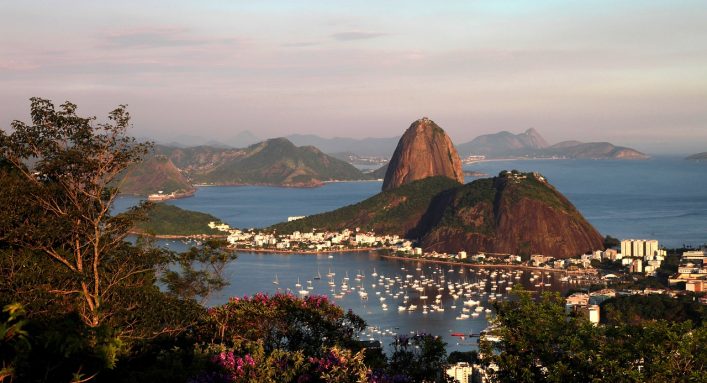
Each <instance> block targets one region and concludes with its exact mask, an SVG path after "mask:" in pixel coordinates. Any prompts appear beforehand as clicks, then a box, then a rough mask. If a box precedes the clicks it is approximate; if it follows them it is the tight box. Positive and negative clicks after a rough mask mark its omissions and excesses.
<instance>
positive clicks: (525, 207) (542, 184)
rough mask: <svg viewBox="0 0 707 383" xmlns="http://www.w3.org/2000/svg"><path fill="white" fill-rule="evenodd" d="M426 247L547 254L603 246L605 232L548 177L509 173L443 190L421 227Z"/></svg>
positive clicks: (580, 251)
mask: <svg viewBox="0 0 707 383" xmlns="http://www.w3.org/2000/svg"><path fill="white" fill-rule="evenodd" d="M416 234H417V236H418V237H419V238H420V242H421V245H422V247H423V248H424V249H425V250H426V251H433V250H434V251H438V252H450V253H456V252H458V251H461V250H464V251H467V252H471V253H476V252H485V253H503V254H517V255H531V254H542V255H549V256H553V257H555V258H569V257H575V256H578V255H581V254H585V253H587V252H589V251H593V250H599V249H603V240H602V237H601V235H600V234H599V233H598V232H597V231H596V229H594V227H593V226H592V225H591V224H590V223H589V222H587V221H586V220H585V219H584V217H582V215H581V214H580V213H579V211H578V210H577V209H576V208H575V207H574V206H573V205H572V204H571V203H570V202H569V201H568V200H567V199H566V198H565V197H564V196H563V195H562V194H560V193H559V192H558V191H557V190H555V188H554V187H552V186H551V185H550V184H549V183H548V182H547V180H545V178H544V177H542V176H540V175H538V174H536V173H515V172H514V173H511V172H504V173H501V174H500V175H499V176H498V177H494V178H488V179H481V180H477V181H474V182H471V183H469V184H467V185H464V186H461V187H459V188H455V189H451V190H448V191H445V192H443V193H440V194H439V195H438V196H437V197H435V199H434V200H433V201H432V203H431V204H430V207H429V209H428V210H427V212H426V213H425V215H424V216H423V218H422V219H421V221H420V224H419V225H418V229H417V230H416Z"/></svg>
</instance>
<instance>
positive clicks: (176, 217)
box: [135, 203, 223, 236]
mask: <svg viewBox="0 0 707 383" xmlns="http://www.w3.org/2000/svg"><path fill="white" fill-rule="evenodd" d="M209 222H221V220H219V219H218V218H216V217H214V216H213V215H211V214H207V213H201V212H198V211H190V210H184V209H181V208H179V207H177V206H174V205H169V204H166V203H156V204H154V205H153V206H152V207H151V209H150V210H149V211H148V212H147V219H146V220H144V221H140V222H137V224H136V225H135V229H136V231H138V232H140V233H145V234H148V235H180V236H188V235H223V232H220V231H218V230H216V229H212V228H210V227H209Z"/></svg>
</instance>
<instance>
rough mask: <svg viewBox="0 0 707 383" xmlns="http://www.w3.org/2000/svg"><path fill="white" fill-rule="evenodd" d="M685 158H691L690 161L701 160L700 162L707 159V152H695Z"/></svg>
mask: <svg viewBox="0 0 707 383" xmlns="http://www.w3.org/2000/svg"><path fill="white" fill-rule="evenodd" d="M685 159H686V160H689V161H699V162H702V161H707V152H702V153H697V154H693V155H691V156H688V157H686V158H685Z"/></svg>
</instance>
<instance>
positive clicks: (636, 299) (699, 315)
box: [601, 294, 707, 327]
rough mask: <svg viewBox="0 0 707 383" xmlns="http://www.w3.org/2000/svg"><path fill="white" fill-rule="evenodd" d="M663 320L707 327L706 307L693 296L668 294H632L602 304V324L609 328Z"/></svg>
mask: <svg viewBox="0 0 707 383" xmlns="http://www.w3.org/2000/svg"><path fill="white" fill-rule="evenodd" d="M658 319H664V320H668V321H671V322H686V321H690V322H692V324H693V325H694V326H697V327H699V326H701V325H702V324H703V323H704V324H707V307H705V305H703V304H701V303H699V302H697V301H696V300H695V299H694V297H693V296H689V295H688V296H683V297H679V298H677V299H676V298H672V297H669V296H666V295H658V294H653V295H629V296H618V297H615V298H611V299H608V300H606V301H604V302H602V304H601V321H602V323H606V324H608V325H619V324H624V323H630V324H635V325H640V324H642V323H644V322H648V321H652V320H658Z"/></svg>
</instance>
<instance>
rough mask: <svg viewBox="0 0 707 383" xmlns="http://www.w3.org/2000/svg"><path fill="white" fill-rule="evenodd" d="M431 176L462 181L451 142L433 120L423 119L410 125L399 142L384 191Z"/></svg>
mask: <svg viewBox="0 0 707 383" xmlns="http://www.w3.org/2000/svg"><path fill="white" fill-rule="evenodd" d="M433 176H445V177H448V178H451V179H453V180H456V181H458V182H459V183H463V182H464V174H463V172H462V163H461V160H460V159H459V155H458V154H457V150H456V148H455V147H454V144H452V140H451V139H450V138H449V136H447V134H446V133H445V132H444V130H442V128H440V127H439V126H438V125H437V124H435V123H434V121H432V120H430V119H428V118H427V117H423V118H421V119H419V120H417V121H415V122H413V123H412V125H410V127H409V128H408V129H407V130H406V131H405V133H404V134H403V136H402V137H401V138H400V141H398V146H397V147H396V148H395V152H394V153H393V157H392V158H391V159H390V162H389V163H388V169H387V170H386V173H385V179H384V180H383V190H391V189H394V188H397V187H399V186H401V185H405V184H407V183H410V182H413V181H417V180H421V179H424V178H427V177H433Z"/></svg>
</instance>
